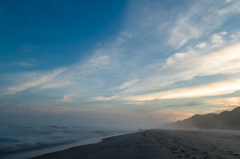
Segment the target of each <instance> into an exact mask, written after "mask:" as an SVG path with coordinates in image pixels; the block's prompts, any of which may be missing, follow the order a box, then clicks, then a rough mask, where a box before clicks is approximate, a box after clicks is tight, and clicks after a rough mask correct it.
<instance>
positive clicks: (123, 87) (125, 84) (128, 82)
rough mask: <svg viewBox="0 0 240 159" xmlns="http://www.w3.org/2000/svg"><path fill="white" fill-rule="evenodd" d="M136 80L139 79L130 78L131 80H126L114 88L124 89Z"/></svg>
mask: <svg viewBox="0 0 240 159" xmlns="http://www.w3.org/2000/svg"><path fill="white" fill-rule="evenodd" d="M138 81H139V79H134V80H131V81H127V82H125V83H123V84H122V85H121V86H119V87H116V88H115V89H126V88H128V87H130V86H132V85H134V84H136V83H137V82H138Z"/></svg>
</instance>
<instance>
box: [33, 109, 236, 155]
mask: <svg viewBox="0 0 240 159" xmlns="http://www.w3.org/2000/svg"><path fill="white" fill-rule="evenodd" d="M239 119H240V108H239V107H238V108H235V109H234V110H232V111H225V112H222V113H220V114H207V115H195V116H193V117H190V118H188V119H185V120H183V121H178V122H175V123H172V124H170V125H171V126H172V127H173V126H175V127H183V128H185V129H169V130H167V129H152V130H145V131H140V132H136V133H130V134H125V135H119V136H115V137H110V138H106V139H104V140H103V141H102V142H100V143H97V144H91V145H84V146H78V147H74V148H71V149H67V150H64V151H59V152H54V153H50V154H45V155H42V156H38V157H34V158H33V159H175V158H192V159H200V158H201V159H202V158H209V159H240V131H239V130H229V129H238V128H239V125H240V124H239V123H240V120H239ZM186 128H190V129H186ZM196 128H203V129H196ZM215 128H217V129H215Z"/></svg>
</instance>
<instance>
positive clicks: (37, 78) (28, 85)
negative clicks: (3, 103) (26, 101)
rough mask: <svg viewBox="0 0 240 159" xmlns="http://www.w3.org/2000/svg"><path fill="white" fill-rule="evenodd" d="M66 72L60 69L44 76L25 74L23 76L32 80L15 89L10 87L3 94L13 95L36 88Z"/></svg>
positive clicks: (64, 69)
mask: <svg viewBox="0 0 240 159" xmlns="http://www.w3.org/2000/svg"><path fill="white" fill-rule="evenodd" d="M66 70H67V69H66V68H60V69H56V70H54V71H52V72H50V73H45V74H39V73H27V74H25V76H29V77H30V78H33V80H31V81H28V82H25V83H21V84H19V85H18V86H15V87H10V88H8V89H7V91H6V93H5V94H15V93H17V92H20V91H23V90H26V89H28V88H31V87H36V86H39V85H41V84H45V83H47V82H50V81H52V80H53V79H54V78H55V77H56V76H57V75H59V74H61V73H63V72H64V71H66ZM28 79H29V78H28Z"/></svg>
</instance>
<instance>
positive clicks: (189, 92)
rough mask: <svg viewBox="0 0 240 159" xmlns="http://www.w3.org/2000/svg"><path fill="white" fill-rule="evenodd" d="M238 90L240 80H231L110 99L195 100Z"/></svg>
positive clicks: (239, 88)
mask: <svg viewBox="0 0 240 159" xmlns="http://www.w3.org/2000/svg"><path fill="white" fill-rule="evenodd" d="M238 90H240V79H231V80H227V81H221V82H215V83H212V84H207V85H202V86H195V87H186V88H180V89H173V90H168V91H162V92H156V93H148V94H143V95H136V96H113V97H111V98H110V99H113V100H123V101H148V100H157V99H177V98H197V97H206V96H219V95H225V94H230V93H234V92H236V91H238ZM96 99H97V98H96Z"/></svg>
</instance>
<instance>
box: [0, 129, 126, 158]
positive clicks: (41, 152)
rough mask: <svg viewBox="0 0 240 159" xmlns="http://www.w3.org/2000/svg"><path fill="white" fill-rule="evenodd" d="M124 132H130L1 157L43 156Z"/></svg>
mask: <svg viewBox="0 0 240 159" xmlns="http://www.w3.org/2000/svg"><path fill="white" fill-rule="evenodd" d="M130 133H131V132H130ZM123 134H128V133H120V134H115V135H108V136H102V137H94V138H89V139H83V140H79V141H75V142H68V143H61V144H55V145H50V146H45V147H40V148H35V149H30V150H25V151H19V152H13V153H5V154H2V155H0V158H1V159H16V158H18V159H27V158H33V157H37V156H41V155H44V154H49V153H55V152H60V151H64V150H67V149H70V148H73V147H78V146H85V145H89V144H96V143H99V142H102V141H103V140H104V139H105V138H109V137H114V136H118V135H123Z"/></svg>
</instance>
